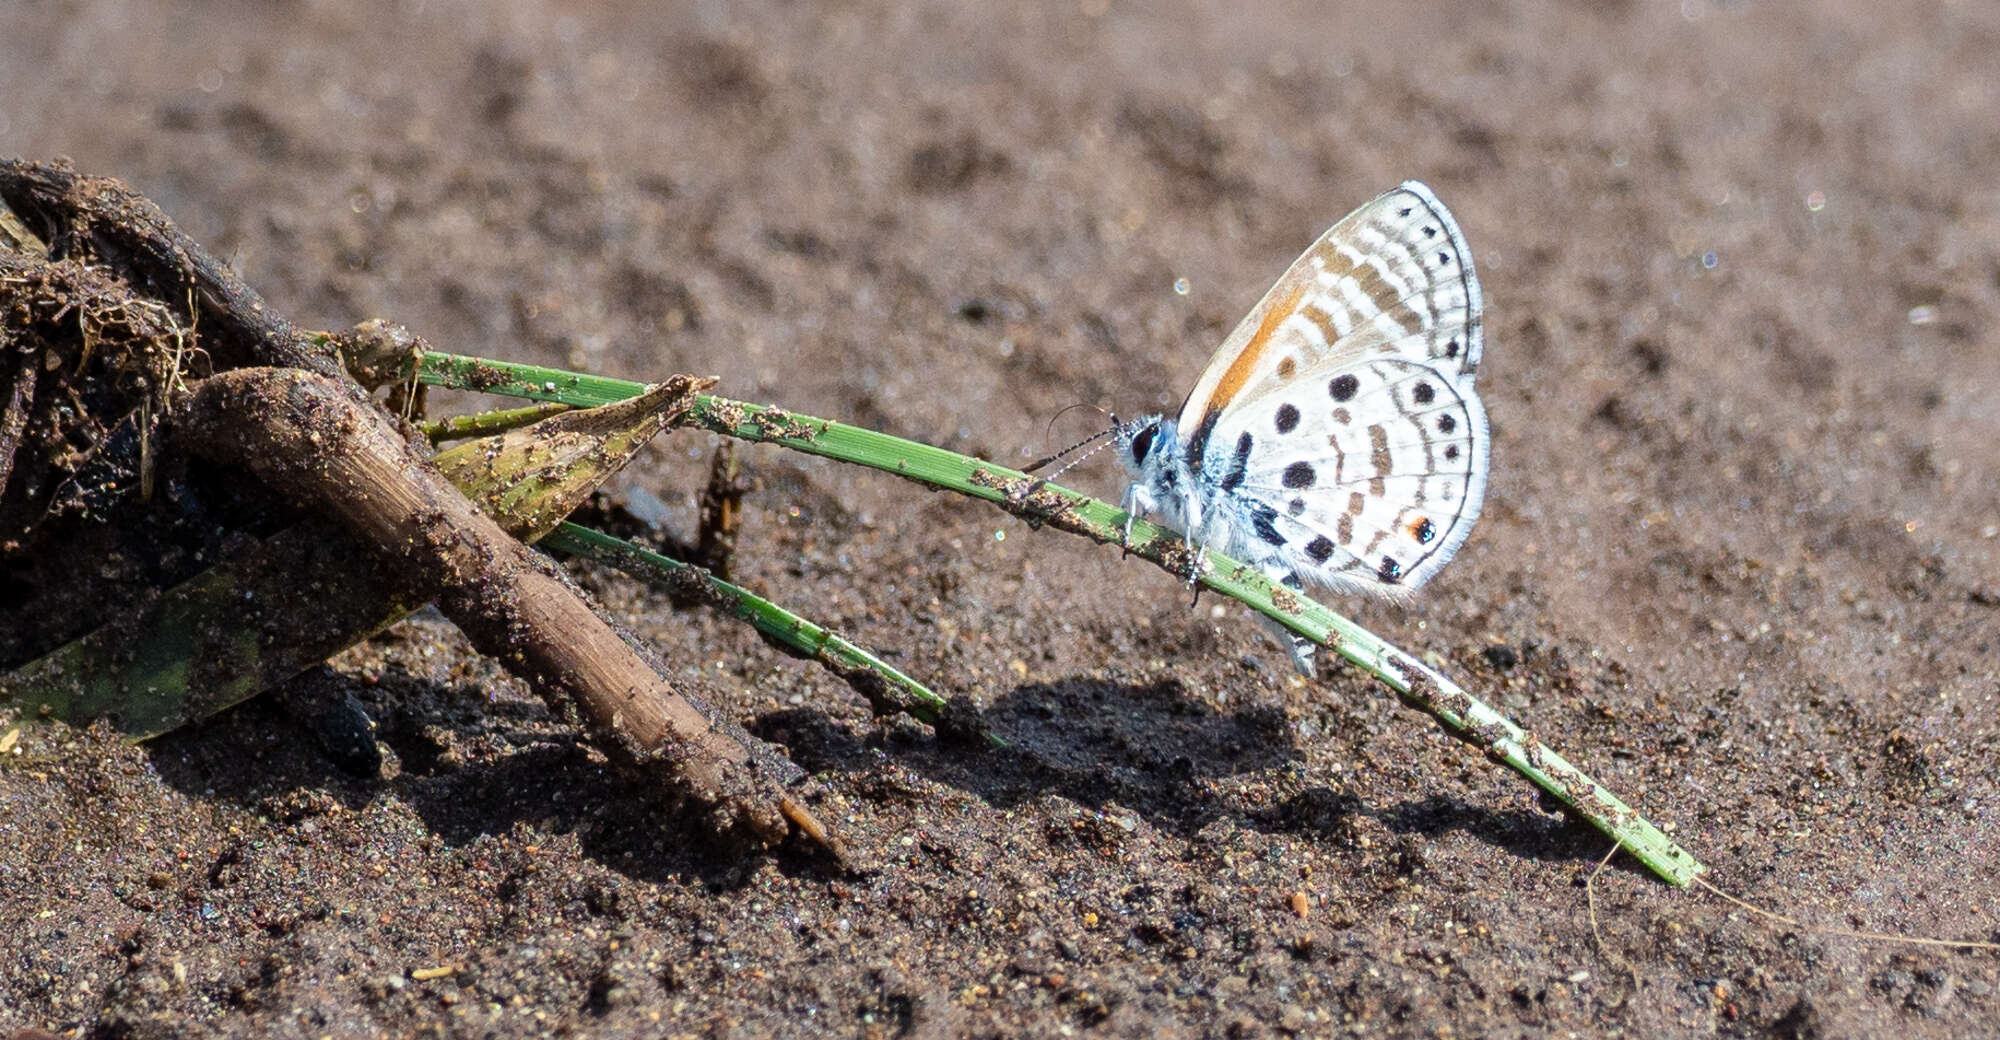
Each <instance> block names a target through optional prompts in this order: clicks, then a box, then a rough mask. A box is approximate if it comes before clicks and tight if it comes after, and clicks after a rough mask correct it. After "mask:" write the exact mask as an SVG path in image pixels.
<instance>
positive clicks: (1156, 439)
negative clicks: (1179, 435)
mask: <svg viewBox="0 0 2000 1040" xmlns="http://www.w3.org/2000/svg"><path fill="white" fill-rule="evenodd" d="M1112 433H1113V435H1114V436H1116V437H1117V438H1118V459H1119V461H1121V462H1123V463H1124V464H1125V468H1126V470H1128V471H1130V472H1131V474H1132V475H1133V476H1135V477H1143V476H1145V475H1146V473H1147V471H1148V470H1149V469H1157V468H1158V467H1159V465H1160V463H1161V461H1162V460H1163V459H1164V458H1165V457H1166V456H1169V455H1172V454H1174V451H1173V450H1172V448H1173V446H1174V434H1175V429H1174V421H1173V420H1172V419H1169V418H1167V417H1166V416H1164V415H1148V416H1143V417H1141V418H1138V419H1134V420H1132V421H1130V422H1123V423H1119V424H1118V425H1117V426H1116V427H1115V428H1114V429H1113V431H1112Z"/></svg>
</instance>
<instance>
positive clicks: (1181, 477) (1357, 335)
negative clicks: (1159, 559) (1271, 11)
mask: <svg viewBox="0 0 2000 1040" xmlns="http://www.w3.org/2000/svg"><path fill="white" fill-rule="evenodd" d="M1480 346H1481V334H1480V296H1479V279H1478V277H1477V276H1475V275H1474V274H1473V270H1472V254H1471V252H1470V251H1469V250H1468V249H1467V248H1466V245H1465V236H1464V234H1463V233H1461V232H1460V231H1459V228H1458V222H1457V221H1455V220H1453V219H1452V217H1451V213H1450V212H1449V211H1447V210H1446V209H1445V208H1444V203H1442V202H1439V201H1438V199H1437V196H1435V195H1433V194H1431V190H1430V189H1429V188H1427V187H1425V186H1424V185H1422V184H1420V183H1418V182H1416V181H1405V182H1404V183H1403V184H1402V185H1401V186H1399V187H1397V188H1396V189H1394V190H1393V191H1390V192H1387V193H1385V194H1383V195H1381V196H1380V197H1378V198H1376V199H1374V200H1373V201H1371V202H1369V203H1367V204H1366V205H1364V206H1362V207H1361V208H1360V209H1357V210H1355V211H1354V212H1352V213H1350V214H1348V215H1347V216H1346V217H1343V218H1342V219H1341V221H1340V222H1339V223H1337V224H1335V225H1334V226H1333V227H1332V228H1330V229H1328V231H1327V232H1326V233H1325V234H1324V235H1321V236H1320V238H1319V241H1317V242H1314V243H1313V245H1312V248H1310V249H1307V250H1306V251H1305V253H1304V255H1302V256H1300V257H1299V258H1298V259H1297V260H1296V261H1293V263H1292V266H1291V267H1290V269H1288V270H1286V271H1285V273H1284V275H1283V276H1282V277H1280V278H1279V279H1278V283H1277V284H1276V285H1274V286H1272V287H1271V290H1270V292H1268V293H1265V294H1264V298H1263V300H1261V301H1259V302H1258V304H1257V306H1256V307H1254V308H1252V309H1251V311H1250V313H1249V314H1248V315H1247V316H1246V317H1244V319H1243V321H1242V322H1241V323H1240V324H1238V325H1237V326H1236V330H1235V331H1234V332H1231V333H1230V334H1229V338H1228V339H1226V340H1224V341H1223V342H1222V346H1221V347H1220V348H1219V349H1217V350H1216V352H1215V355H1214V356H1213V357H1211V358H1210V359H1209V362H1208V367H1207V368H1206V369H1205V370H1204V371H1203V372H1202V374H1201V379H1200V380H1199V381H1198V382H1196V383H1195V387H1194V390H1193V392H1191V393H1189V394H1188V396H1187V400H1186V401H1185V402H1184V403H1183V404H1182V405H1181V410H1180V414H1179V416H1178V417H1177V418H1173V419H1169V418H1167V417H1165V416H1163V415H1151V416H1147V417H1145V418H1143V419H1139V420H1137V421H1134V422H1129V423H1125V424H1121V425H1120V426H1119V427H1118V429H1117V431H1116V443H1117V445H1118V449H1119V454H1120V456H1121V460H1122V461H1123V462H1124V464H1125V467H1126V469H1127V470H1129V471H1130V473H1131V476H1132V481H1131V483H1130V484H1129V485H1128V486H1127V487H1126V489H1125V498H1124V505H1125V510H1126V513H1127V514H1128V516H1130V515H1144V516H1148V517H1150V518H1152V519H1154V520H1155V521H1156V522H1158V523H1159V524H1160V525H1161V526H1163V527H1166V528H1169V529H1171V530H1173V531H1175V532H1177V533H1179V534H1180V535H1181V536H1182V537H1184V538H1186V539H1187V540H1188V542H1189V543H1190V544H1192V545H1193V546H1195V547H1196V548H1197V549H1198V550H1199V549H1202V548H1206V547H1210V546H1213V547H1215V548H1216V549H1218V550H1220V551H1222V552H1223V553H1225V554H1227V555H1229V556H1232V557H1234V558H1236V559H1239V560H1242V561H1244V562H1246V563H1249V564H1252V565H1254V566H1256V567H1257V568H1258V569H1259V570H1261V571H1263V573H1264V574H1266V575H1267V576H1269V577H1270V578H1271V579H1272V580H1273V581H1276V582H1278V583H1280V584H1282V585H1284V586H1286V587H1287V588H1291V589H1293V590H1296V591H1300V592H1308V591H1310V592H1324V593H1347V592H1354V591H1366V592H1373V593H1378V594H1384V595H1388V596H1392V597H1396V596H1401V595H1403V594H1406V593H1407V592H1408V591H1409V590H1412V589H1415V588H1416V587H1417V586H1419V585H1422V584H1423V583H1424V582H1425V581H1427V580H1429V579H1430V578H1431V577H1432V576H1433V575H1435V574H1436V573H1437V572H1438V570H1439V568H1442V567H1443V566H1444V565H1445V563H1446V561H1448V560H1450V559H1451V557H1452V554H1453V553H1455V552H1457V551H1458V547H1459V546H1460V545H1461V544H1463V543H1464V541H1465V537H1466V535H1467V534H1468V533H1470V532H1471V530H1472V525H1473V522H1474V521H1476V520H1477V519H1478V518H1479V507H1480V503H1481V501H1482V500H1483V499H1484V498H1485V494H1486V470H1487V462H1488V457H1489V456H1488V444H1487V436H1486V410H1485V408H1484V407H1483V406H1482V405H1481V404H1480V403H1479V395H1478V394H1477V393H1476V392H1474V390H1473V386H1472V380H1473V376H1474V374H1475V373H1476V372H1477V371H1478V368H1479V353H1480ZM1130 535H1131V529H1130V521H1129V520H1128V521H1127V528H1126V536H1127V540H1128V541H1129V539H1130ZM1197 559H1198V560H1199V559H1200V556H1199V555H1197ZM1198 566H1199V564H1197V567H1198ZM1281 631H1282V630H1281ZM1284 634H1285V635H1286V636H1287V637H1288V638H1289V639H1290V645H1291V650H1292V657H1293V661H1294V663H1296V664H1297V665H1298V668H1299V670H1300V671H1301V672H1303V673H1304V674H1306V675H1308V676H1310V675H1312V674H1313V671H1314V669H1313V654H1314V650H1315V649H1316V647H1315V646H1314V644H1313V643H1312V642H1311V641H1309V640H1306V639H1304V638H1302V637H1300V636H1298V635H1295V634H1293V633H1291V632H1289V631H1285V632H1284Z"/></svg>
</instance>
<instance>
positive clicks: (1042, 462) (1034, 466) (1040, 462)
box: [1021, 404, 1118, 476]
mask: <svg viewBox="0 0 2000 1040" xmlns="http://www.w3.org/2000/svg"><path fill="white" fill-rule="evenodd" d="M1078 408H1096V409H1097V410H1098V411H1100V412H1104V409H1102V408H1098V407H1097V406H1096V405H1094V404H1073V405H1070V406H1069V407H1068V408H1065V409H1063V410H1062V411H1060V412H1057V413H1056V414H1055V415H1053V416H1051V417H1050V418H1049V428H1048V430H1047V431H1045V432H1044V433H1043V436H1047V435H1048V434H1049V433H1053V432H1055V428H1056V421H1057V420H1059V419H1061V418H1062V417H1063V416H1065V415H1068V414H1069V413H1071V412H1073V411H1076V410H1077V409H1078ZM1104 414H1106V415H1111V413H1109V412H1104ZM1116 432H1118V417H1117V416H1115V415H1111V428H1110V429H1108V430H1100V431H1098V432H1097V433H1093V434H1091V435H1090V436H1088V437H1085V438H1084V439H1082V440H1080V441H1077V442H1076V443H1075V444H1072V445H1070V446H1069V447H1067V448H1064V449H1063V450H1061V451H1059V452H1056V453H1055V454H1054V455H1049V456H1045V457H1043V458H1039V459H1036V460H1035V461H1033V462H1031V463H1029V464H1027V465H1026V466H1023V467H1021V472H1023V473H1033V472H1034V471H1036V470H1038V469H1041V468H1042V467H1043V466H1046V465H1048V464H1049V463H1051V462H1057V461H1060V460H1061V459H1062V458H1063V457H1064V456H1066V455H1068V454H1069V453H1070V452H1073V451H1075V450H1076V449H1078V448H1081V447H1083V446H1084V445H1086V444H1089V443H1091V442H1092V441H1095V440H1097V439H1098V438H1100V437H1106V436H1109V435H1111V434H1113V433H1116ZM1089 457H1090V456H1089V455H1085V456H1084V458H1085V459H1087V458H1089ZM1081 461H1083V459H1078V460H1077V462H1081ZM1070 465H1075V463H1071V464H1070ZM1068 468H1069V466H1064V467H1063V469H1068ZM1056 472H1058V473H1060V472H1062V470H1057V471H1056ZM1051 476H1053V474H1051Z"/></svg>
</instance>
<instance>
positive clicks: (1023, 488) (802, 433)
mask: <svg viewBox="0 0 2000 1040" xmlns="http://www.w3.org/2000/svg"><path fill="white" fill-rule="evenodd" d="M419 378H420V379H422V380H424V381H425V382H429V383H433V384H437V385H442V386H449V387H453V388H456V389H461V390H475V391H481V392H485V393H493V394H501V395H505V396H512V397H523V398H527V399H530V400H541V401H560V402H563V403H566V404H573V405H591V404H601V403H604V402H606V401H610V400H617V399H619V398H620V397H623V396H627V395H630V394H633V393H637V392H639V391H640V390H642V389H643V384H639V383H632V382H627V381H625V380H616V379H607V378H605V377H602V376H588V375H581V374H578V373H573V372H565V371H562V370H560V369H551V368H542V367H538V366H534V365H517V364H512V363H508V362H499V361H487V360H483V359H479V358H468V357H460V356H456V355H448V354H429V355H426V356H425V357H424V360H423V364H422V367H421V369H420V373H419ZM690 421H691V422H692V423H693V424H695V425H699V426H701V427H703V428H704V429H708V430H711V431H714V432H716V433H720V434H724V435H726V436H731V437H738V438H742V439H745V440H752V441H762V442H765V443H771V444H781V445H784V446H785V447H788V448H792V449H793V450H796V451H802V452H806V453H808V454H812V455H820V456H824V457H826V458H831V459H838V460H840V461H843V462H852V463H857V464H860V465H864V466H870V467H873V468H875V469H879V470H883V471H885V472H889V473H894V474H896V475H898V476H901V477H905V478H907V479H910V480H914V481H917V482H919V483H922V484H925V485H928V486H930V487H935V488H942V489H945V490H950V491H956V492H959V493H961V494H965V495H970V496H972V497H974V498H979V499H984V500H986V501H989V502H993V503H995V504H997V505H999V506H1000V507H1001V508H1003V509H1006V510H1007V511H1008V512H1011V513H1013V514H1015V515H1016V516H1019V517H1021V518H1023V519H1024V520H1027V521H1028V522H1029V523H1030V524H1031V525H1035V526H1040V525H1043V524H1046V525H1048V526H1051V527H1058V528H1061V529H1062V530H1065V531H1070V532H1072V533H1075V534H1080V535H1083V536H1084V537H1087V538H1091V539H1094V540H1096V541H1098V542H1105V543H1117V542H1120V541H1121V540H1122V538H1121V535H1122V533H1123V531H1124V527H1125V524H1126V516H1125V512H1124V511H1123V510H1121V509H1118V508H1117V507H1115V506H1112V505H1110V504H1109V503H1106V502H1101V501H1098V500H1097V499H1094V498H1090V497H1088V496H1086V495H1082V494H1079V493H1077V492H1074V491H1070V490H1067V489H1065V488H1061V487H1058V486H1056V485H1053V484H1047V483H1044V482H1041V481H1037V480H1033V479H1032V478H1030V477H1028V476H1027V475H1026V474H1024V473H1020V472H1018V471H1016V470H1012V469H1007V468H1004V467H1001V466H996V465H994V464H992V463H990V462H984V461H981V460H979V459H974V458H969V457H967V456H964V455H959V454H957V453H955V452H950V451H946V450H944V449H942V448H934V447H931V446H930V445H927V444H918V443H916V442H914V441H907V440H904V439H902V438H900V437H892V436H890V435H888V434H884V433H877V432H875V431H873V430H864V429H861V428H859V427H854V426H848V425H846V424H844V423H836V422H830V421H827V420H825V419H814V418H810V417H806V416H799V415H794V414H792V413H789V412H785V411H782V410H780V409H776V408H770V407H766V406H763V405H755V404H746V403H744V402H740V401H731V400H728V399H725V398H720V397H711V396H707V395H704V396H702V397H701V398H699V399H698V400H697V401H696V403H695V408H694V412H693V414H692V415H691V416H690ZM1127 548H1128V549H1129V550H1130V551H1131V552H1132V554H1134V555H1137V556H1142V557H1144V558H1146V559H1149V560H1152V561H1153V562H1155V563H1157V564H1159V565H1161V566H1163V567H1165V568H1167V569H1168V570H1170V571H1172V572H1174V573H1177V574H1186V573H1188V571H1189V569H1190V568H1191V567H1192V565H1193V559H1192V555H1191V553H1190V552H1189V551H1188V549H1187V546H1186V544H1185V543H1184V542H1182V541H1181V540H1180V539H1179V538H1178V537H1176V536H1174V535H1173V534H1171V533H1169V532H1166V531H1164V530H1162V529H1160V528H1159V527H1156V526H1155V525H1153V524H1150V523H1147V522H1145V521H1143V520H1139V521H1135V522H1133V524H1132V534H1131V541H1130V543H1129V544H1128V545H1127ZM1208 559H1209V562H1210V564H1211V566H1210V567H1208V568H1207V569H1206V571H1205V572H1204V573H1203V574H1202V576H1201V582H1202V584H1204V585H1206V586H1207V587H1209V588H1211V589H1214V590H1215V591H1217V592H1220V593H1222V594H1223V595H1226V596H1230V597H1232V598H1234V599H1236V600H1239V601H1241V602H1242V603H1244V604H1245V605H1247V606H1249V607H1250V608H1252V609H1254V610H1256V611H1258V612H1260V613H1262V614H1265V615H1267V616H1269V617H1272V618H1275V619H1277V620H1278V622H1279V623H1281V624H1283V625H1284V626H1285V627H1287V628H1289V629H1291V630H1292V631H1294V632H1297V633H1299V634H1300V635H1303V636H1305V637H1306V638H1308V639H1312V640H1314V641H1316V642H1319V643H1321V644H1322V645H1324V646H1326V647H1328V648H1330V649H1332V650H1333V651H1334V652H1335V653H1337V654H1339V655H1340V656H1341V657H1343V658H1346V659H1347V660H1349V661H1352V662H1353V663H1354V664H1355V665H1357V666H1359V667H1360V668H1361V669H1363V670H1364V671H1366V672H1368V673H1369V674H1371V675H1373V676H1375V677H1376V678H1377V679H1379V680H1381V681H1382V682H1383V683H1384V684H1385V685H1387V686H1388V687H1389V688H1390V689H1391V690H1394V691H1395V692H1396V694H1397V696H1399V697H1400V698H1402V700H1403V701H1404V703H1406V704H1408V705H1410V706H1411V707H1414V708H1416V709H1418V710H1420V711H1423V712H1425V713H1427V714H1429V715H1430V716H1431V717H1432V718H1435V719H1436V720H1437V721H1438V722H1439V723H1440V724H1441V725H1442V726H1443V727H1444V728H1445V730H1446V731H1447V732H1449V733H1451V734H1452V735H1453V736H1454V737H1457V738H1459V739H1461V740H1465V741H1467V742H1469V743H1472V744H1474V745H1475V746H1477V747H1479V748H1481V749H1482V750H1484V751H1485V753H1486V754H1487V755H1488V757H1490V758H1492V759H1494V760H1495V761H1499V762H1504V763H1506V764H1507V765H1508V766H1509V767H1510V768H1512V769H1513V770H1514V771H1515V772H1518V773H1520V774H1521V775H1522V776H1525V777H1527V778H1528V780H1530V781H1531V782H1533V783H1534V784H1535V786H1537V787H1539V788H1541V789H1542V790H1544V791H1546V792H1548V793H1549V794H1550V795H1552V796H1554V797H1555V798H1556V799H1558V800H1560V801H1561V802H1563V803H1564V804H1565V805H1568V806H1569V807H1570V808H1571V809H1573V810H1574V811H1575V812H1576V813H1577V814H1578V815H1580V816H1582V817H1583V818H1585V819H1586V820H1589V821H1590V823H1591V824H1592V825H1593V826H1596V827H1597V828H1598V829H1599V830H1602V831H1603V832H1604V833H1605V834H1607V835H1609V836H1610V837H1611V838H1612V839H1613V840H1615V841H1617V842H1618V844H1619V845H1620V846H1622V847H1623V848H1625V849H1626V851H1628V852H1630V853H1631V854H1632V855H1633V856H1634V857H1635V858H1637V859H1638V860H1639V861H1640V862H1642V863H1644V864H1645V865H1646V866H1647V867H1648V868H1649V869H1651V870H1652V871H1653V872H1654V873H1656V874H1658V875H1659V876H1660V877H1662V878H1664V879H1665V880H1667V881H1669V882H1671V883H1673V884H1675V885H1679V886H1686V885H1687V884H1689V883H1690V882H1692V881H1693V880H1694V878H1695V876H1696V875H1697V874H1700V873H1701V872H1702V871H1703V870H1705V869H1706V868H1705V867H1703V866H1702V864H1701V863H1700V862H1699V861H1697V860H1696V859H1695V858H1694V857H1693V856H1692V855H1690V854H1689V853H1688V852H1687V851H1686V850H1684V849H1682V848H1680V846H1678V845H1676V844H1674V842H1673V841H1672V840H1671V839H1669V838H1668V837H1667V836H1666V835H1665V834H1664V833H1662V832H1661V831H1660V830H1659V829H1658V828H1656V827H1654V826H1653V824H1652V823H1650V822H1648V821H1647V820H1646V819H1645V818H1644V817H1643V816H1640V815H1639V814H1638V813H1637V812H1636V811H1634V810H1633V809H1632V808H1631V807H1630V806H1628V805H1626V804H1625V803H1624V802H1623V801H1622V800H1620V799H1619V798H1618V797H1617V796H1616V795H1614V794H1612V793H1611V792H1610V791H1608V790H1606V789H1605V788H1604V787H1603V786H1602V785H1601V784H1599V783H1597V781H1595V780H1593V779H1591V778H1590V776H1589V775H1588V774H1586V773H1584V772H1583V771H1582V770H1580V769H1578V768H1577V767H1576V766H1574V765H1572V764H1571V763H1570V762H1569V761H1568V760H1567V759H1565V758H1563V757H1562V756H1561V755H1560V754H1558V753H1556V752H1555V751H1554V750H1553V749H1551V748H1549V747H1548V746H1547V745H1545V744H1543V743H1542V742H1541V741H1539V740H1537V739H1536V738H1535V737H1534V736H1533V735H1532V734H1530V733H1528V732H1527V731H1526V730H1523V729H1522V728H1521V727H1520V726H1518V725H1516V724H1515V723H1514V722H1513V721H1512V720H1510V719H1508V718H1507V717H1506V716H1505V715H1502V714H1501V713H1500V712H1498V711H1495V710H1494V709H1493V708H1491V707H1489V706H1488V705H1486V704H1485V703H1484V702H1482V701H1480V700H1479V699H1478V698H1476V697H1474V696H1472V695H1471V694H1470V693H1467V692H1466V691H1465V690H1463V689H1461V688H1460V687H1459V686H1458V685H1457V684H1455V683H1453V682H1452V681H1451V680H1449V679H1447V678H1445V677H1444V676H1442V675H1440V674H1438V673H1437V672H1436V671H1435V670H1433V669H1431V668H1429V667H1428V666H1426V665H1424V664H1423V663H1422V662H1421V661H1418V660H1417V659H1416V658H1414V657H1411V656H1410V655H1409V654H1407V653H1404V652H1403V651H1401V650H1399V649H1397V648H1396V647H1394V646H1392V645H1391V644H1389V643H1388V642H1387V641H1385V640H1383V639H1382V638H1380V637H1379V636H1376V635H1375V634H1374V633H1371V632H1369V631H1368V630H1367V629H1364V628H1362V627H1361V626H1359V625H1356V624H1355V623H1354V622H1352V621H1349V620H1348V619H1346V618H1344V617H1341V616H1340V615H1338V614H1335V613H1334V612H1333V611H1331V610H1328V609H1327V608H1326V607H1325V606H1323V605H1322V604H1320V603H1317V602H1315V601H1313V600H1311V599H1308V598H1305V597H1302V596H1298V595H1296V594H1294V593H1292V592H1290V591H1289V590H1286V589H1284V588H1282V587H1280V586H1277V585H1274V584H1273V583H1272V582H1271V581H1270V580H1269V579H1267V578H1265V577H1264V576H1263V575H1262V574H1261V573H1259V572H1258V571H1257V570H1256V569H1255V568H1252V567H1249V566H1247V565H1245V564H1242V563H1239V562H1237V561H1235V560H1231V559H1229V558H1227V557H1224V556H1221V555H1219V554H1216V553H1213V552H1211V553H1209V554H1208Z"/></svg>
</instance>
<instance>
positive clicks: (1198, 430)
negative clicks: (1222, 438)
mask: <svg viewBox="0 0 2000 1040" xmlns="http://www.w3.org/2000/svg"><path fill="white" fill-rule="evenodd" d="M1220 418H1222V409H1220V408H1210V409H1209V410H1208V411H1206V412H1203V413H1202V414H1201V425H1199V426H1196V427H1195V428H1194V435H1193V436H1192V437H1189V438H1188V445H1187V458H1188V468H1189V469H1191V470H1194V471H1195V472H1196V473H1199V472H1201V460H1202V456H1204V455H1206V454H1207V453H1208V435H1209V434H1211V433H1214V432H1215V421H1216V420H1217V419H1220Z"/></svg>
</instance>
